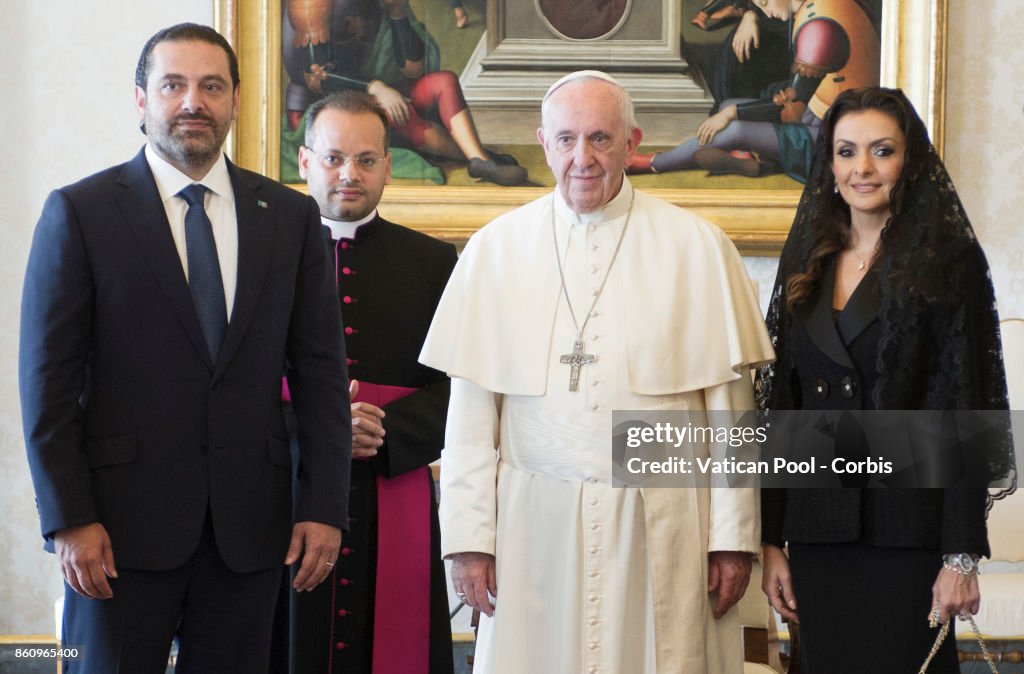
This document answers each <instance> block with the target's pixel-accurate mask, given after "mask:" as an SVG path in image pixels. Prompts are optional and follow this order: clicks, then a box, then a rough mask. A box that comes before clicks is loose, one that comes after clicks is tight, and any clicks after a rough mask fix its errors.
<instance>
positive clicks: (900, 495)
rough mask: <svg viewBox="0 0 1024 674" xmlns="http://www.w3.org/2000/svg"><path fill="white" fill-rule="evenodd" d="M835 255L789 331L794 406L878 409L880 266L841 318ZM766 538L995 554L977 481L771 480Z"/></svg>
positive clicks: (766, 499) (764, 501)
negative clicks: (866, 483) (896, 484)
mask: <svg viewBox="0 0 1024 674" xmlns="http://www.w3.org/2000/svg"><path fill="white" fill-rule="evenodd" d="M834 282H835V264H834V262H833V263H831V264H829V265H828V266H827V267H826V268H825V269H824V270H823V272H822V278H821V283H820V284H819V288H818V290H817V292H816V293H815V295H814V296H813V297H811V298H809V299H808V300H807V301H806V302H804V303H803V304H802V305H801V306H799V307H798V308H797V311H796V312H795V315H794V316H793V320H792V325H791V328H790V333H789V343H788V344H784V345H780V347H781V348H786V349H788V350H789V362H790V363H791V364H792V368H791V369H790V371H789V372H777V373H776V376H777V377H780V378H781V377H786V378H787V380H788V381H785V382H780V384H781V385H786V386H789V388H790V391H791V392H792V396H791V398H792V406H793V408H794V409H805V410H814V409H820V410H870V409H875V404H874V401H873V399H872V392H873V391H874V388H875V383H876V382H877V380H878V374H879V373H878V369H877V366H876V358H877V354H878V344H879V341H880V340H881V337H882V326H881V321H880V320H879V309H880V307H881V298H880V295H879V292H878V271H877V270H872V271H870V272H869V273H868V274H867V275H866V276H865V277H864V280H863V281H862V282H861V283H860V285H858V286H857V288H856V290H855V291H854V293H853V294H852V295H851V296H850V299H849V301H848V302H847V305H846V307H845V308H844V309H843V311H842V312H841V313H840V314H839V316H838V317H837V318H836V319H835V320H833V312H832V292H833V288H834ZM761 510H762V537H763V539H764V541H765V542H766V543H771V544H774V545H779V546H781V545H783V543H784V542H786V541H792V542H799V543H837V542H849V541H860V542H862V543H866V544H868V545H878V546H884V547H915V548H925V549H933V550H941V551H942V552H973V553H977V554H985V555H987V554H988V552H989V548H988V537H987V534H986V527H985V492H984V490H977V489H971V490H969V489H856V488H849V489H788V490H780V489H765V490H764V492H763V494H762V505H761Z"/></svg>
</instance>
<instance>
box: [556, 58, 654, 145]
mask: <svg viewBox="0 0 1024 674" xmlns="http://www.w3.org/2000/svg"><path fill="white" fill-rule="evenodd" d="M585 80H602V81H604V82H608V83H609V84H611V85H613V86H614V87H615V89H616V90H617V91H618V96H619V105H620V107H621V113H622V119H623V121H625V122H626V131H627V133H631V132H632V131H633V129H636V128H638V127H639V124H637V123H636V111H635V110H634V109H633V99H632V98H631V97H630V95H629V92H628V91H626V89H625V88H624V87H623V86H622V85H621V84H619V83H618V81H616V79H615V78H614V77H612V76H611V75H609V74H608V73H605V72H601V71H600V70H577V71H576V72H573V73H569V74H568V75H566V76H565V77H563V78H561V79H560V80H558V81H557V82H555V83H554V84H552V85H551V86H550V87H548V90H547V93H545V94H544V98H543V99H542V100H541V103H540V124H541V126H542V127H543V126H544V120H545V119H547V115H548V109H549V108H550V99H551V95H552V94H553V93H555V92H556V91H558V90H559V89H560V88H562V86H564V85H566V84H569V83H570V82H581V81H585Z"/></svg>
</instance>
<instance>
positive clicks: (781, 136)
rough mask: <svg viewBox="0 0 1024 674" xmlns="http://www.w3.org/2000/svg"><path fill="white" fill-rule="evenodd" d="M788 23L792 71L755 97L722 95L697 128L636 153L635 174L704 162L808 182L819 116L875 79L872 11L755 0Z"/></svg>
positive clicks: (832, 3)
mask: <svg viewBox="0 0 1024 674" xmlns="http://www.w3.org/2000/svg"><path fill="white" fill-rule="evenodd" d="M751 4H752V5H753V6H754V7H756V8H757V9H758V10H760V11H761V12H762V13H763V14H764V15H765V16H766V17H769V18H773V19H777V20H781V21H789V22H791V24H792V26H793V28H792V32H791V45H790V49H791V51H792V67H791V68H792V73H793V75H792V78H790V79H789V81H787V82H781V83H779V84H777V85H775V86H773V87H772V88H771V89H770V92H771V95H769V96H765V97H763V98H759V99H735V100H732V101H726V103H725V104H724V105H722V106H721V108H720V109H719V111H718V112H716V113H715V114H714V115H712V116H711V117H709V118H708V119H707V120H706V121H705V122H704V123H703V124H701V126H700V128H699V129H698V130H697V135H696V136H694V137H693V138H690V139H688V140H686V141H684V142H683V143H682V144H680V145H678V146H676V147H675V148H673V149H671V150H669V151H667V152H662V153H658V154H638V155H636V157H635V158H634V160H633V162H632V163H631V164H630V167H629V170H630V172H633V173H649V172H653V173H661V172H664V171H679V170H684V169H696V168H704V169H707V170H708V171H711V172H712V173H735V174H740V175H746V176H750V177H755V176H758V175H766V174H769V173H778V172H779V171H784V172H785V173H787V174H789V175H790V176H791V177H793V178H794V179H796V180H799V181H801V182H805V181H806V179H807V175H808V174H809V172H810V167H811V154H812V150H813V147H814V140H815V138H817V135H818V129H819V128H820V126H821V118H822V116H823V115H824V114H825V111H826V110H827V109H828V107H829V105H831V103H832V101H833V100H835V98H836V96H837V95H838V94H839V93H840V92H842V91H844V90H846V89H853V88H858V87H865V86H872V85H877V84H878V82H879V57H880V51H881V48H880V42H879V36H878V29H877V27H876V24H875V22H873V21H872V10H871V8H870V7H868V6H866V5H862V4H861V3H860V2H856V1H853V0H752V1H751Z"/></svg>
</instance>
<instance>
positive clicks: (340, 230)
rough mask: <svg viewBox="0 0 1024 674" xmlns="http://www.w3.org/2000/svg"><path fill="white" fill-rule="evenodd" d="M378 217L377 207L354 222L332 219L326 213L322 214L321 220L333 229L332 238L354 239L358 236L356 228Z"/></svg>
mask: <svg viewBox="0 0 1024 674" xmlns="http://www.w3.org/2000/svg"><path fill="white" fill-rule="evenodd" d="M376 217H377V209H376V208H375V209H373V212H371V213H370V214H369V215H367V216H366V217H365V218H363V219H361V220H353V221H352V222H343V221H341V220H331V219H330V218H328V217H327V216H325V215H321V216H320V222H322V223H324V225H326V226H327V227H328V228H329V229H330V230H331V238H332V239H334V240H335V241H337V240H338V239H354V238H356V230H357V229H359V228H360V227H362V226H363V225H365V224H366V223H368V222H370V221H372V220H373V219H374V218H376Z"/></svg>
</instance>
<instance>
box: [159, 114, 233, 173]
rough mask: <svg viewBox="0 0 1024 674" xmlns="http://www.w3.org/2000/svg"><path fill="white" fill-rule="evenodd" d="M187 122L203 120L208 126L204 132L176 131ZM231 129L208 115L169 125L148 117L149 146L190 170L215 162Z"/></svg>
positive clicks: (178, 119) (177, 119)
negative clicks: (181, 124) (181, 123)
mask: <svg viewBox="0 0 1024 674" xmlns="http://www.w3.org/2000/svg"><path fill="white" fill-rule="evenodd" d="M188 120H202V121H204V122H206V123H207V124H208V125H209V126H208V127H207V128H205V129H180V128H176V127H177V125H178V123H179V122H181V121H188ZM229 129H230V123H229V124H224V125H221V124H218V123H217V121H216V120H215V119H213V118H212V117H210V116H208V115H178V116H177V117H175V118H174V120H173V121H172V122H171V123H170V124H169V125H165V124H163V123H161V122H160V121H159V120H156V119H154V118H153V117H152V116H151V115H149V114H147V115H146V135H147V136H148V137H149V142H150V143H152V144H153V145H154V147H156V149H158V150H159V151H160V152H161V154H163V155H164V156H166V157H167V158H169V159H171V160H173V161H174V162H175V163H177V164H180V165H181V166H185V167H188V168H199V167H203V166H208V165H210V164H212V163H213V162H215V161H216V160H217V156H218V155H219V154H220V151H221V146H222V145H223V144H224V139H225V138H227V135H228V130H229Z"/></svg>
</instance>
